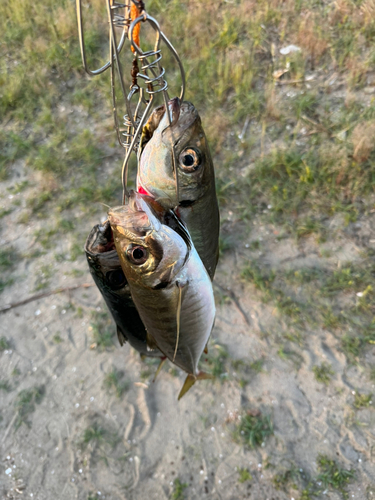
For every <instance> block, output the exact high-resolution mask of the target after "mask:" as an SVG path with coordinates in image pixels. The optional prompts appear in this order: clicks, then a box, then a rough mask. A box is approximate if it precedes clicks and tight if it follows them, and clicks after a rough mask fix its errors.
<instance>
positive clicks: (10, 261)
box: [0, 247, 19, 270]
mask: <svg viewBox="0 0 375 500" xmlns="http://www.w3.org/2000/svg"><path fill="white" fill-rule="evenodd" d="M18 257H19V256H18V253H17V251H16V250H15V248H13V247H9V248H4V249H0V269H1V270H7V269H11V268H12V267H13V266H14V265H15V263H16V261H17V258H18Z"/></svg>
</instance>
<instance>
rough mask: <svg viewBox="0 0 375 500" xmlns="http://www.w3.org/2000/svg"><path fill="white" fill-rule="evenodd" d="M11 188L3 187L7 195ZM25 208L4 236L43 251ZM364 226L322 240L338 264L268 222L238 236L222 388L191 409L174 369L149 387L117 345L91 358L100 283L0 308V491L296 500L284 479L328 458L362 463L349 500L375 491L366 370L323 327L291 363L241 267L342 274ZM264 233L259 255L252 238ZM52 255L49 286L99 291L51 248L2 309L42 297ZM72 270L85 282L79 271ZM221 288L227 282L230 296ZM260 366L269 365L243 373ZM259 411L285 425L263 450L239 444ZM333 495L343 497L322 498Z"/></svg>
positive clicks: (29, 265)
mask: <svg viewBox="0 0 375 500" xmlns="http://www.w3.org/2000/svg"><path fill="white" fill-rule="evenodd" d="M21 178H22V176H21ZM13 180H14V179H13ZM11 183H12V179H10V180H9V181H7V183H4V186H3V195H4V196H7V194H6V193H7V192H6V187H7V185H10V184H11ZM4 193H5V194H4ZM19 210H21V208H20V209H16V210H14V211H13V212H12V213H11V214H9V215H7V216H6V217H4V218H3V219H2V221H3V222H2V232H1V243H2V247H3V248H4V246H9V245H10V244H11V245H13V247H14V248H16V249H17V250H18V251H20V252H26V251H30V250H32V249H33V245H34V244H35V237H34V236H33V235H34V233H35V230H36V229H38V228H39V227H42V226H43V224H44V222H43V221H40V220H37V219H35V220H34V221H32V222H31V223H30V224H29V225H28V226H19V227H20V228H21V229H20V230H19V231H17V232H16V233H15V232H14V230H13V228H14V223H15V221H16V219H17V217H18V215H19ZM103 215H104V213H103ZM222 215H223V220H224V221H225V227H226V230H228V229H229V230H230V228H232V230H233V231H234V228H235V227H236V225H235V222H233V221H232V220H231V216H230V214H229V215H228V214H222ZM371 217H372V218H371ZM96 222H97V218H95V217H93V218H92V220H85V221H83V222H82V235H83V236H82V242H83V240H84V238H85V236H86V234H87V233H88V232H89V230H90V228H91V226H92V225H93V224H94V223H96ZM331 223H332V227H333V228H334V229H335V228H336V229H337V227H340V220H339V219H338V220H332V221H331ZM335 224H336V226H335ZM361 227H362V229H361V230H358V231H357V233H355V234H354V233H353V234H354V235H350V234H349V232H348V231H347V232H346V233H345V234H344V233H343V232H340V235H341V236H340V239H337V238H336V239H335V235H337V234H338V233H337V231H336V232H335V231H332V234H333V236H332V237H331V240H330V241H329V242H327V243H326V247H327V248H330V249H332V250H333V253H332V255H333V256H332V257H327V258H323V257H320V256H319V252H318V248H317V244H316V243H315V241H314V240H313V239H312V238H311V239H305V240H302V241H301V242H300V243H299V244H297V243H296V241H295V240H294V239H283V240H281V241H277V240H276V239H275V235H274V231H275V228H273V227H271V226H265V225H262V224H261V222H260V221H257V220H254V223H253V226H252V228H251V230H243V231H244V238H243V243H241V245H238V246H236V247H235V248H233V249H231V250H230V251H228V252H226V254H225V255H224V257H223V258H222V259H221V261H220V263H219V267H218V271H217V275H216V279H215V281H216V283H217V286H215V291H216V294H217V319H216V324H215V328H214V331H213V334H212V341H211V343H210V347H209V349H210V350H211V351H213V352H215V349H216V348H215V345H216V344H217V343H220V344H221V345H223V346H225V347H226V349H227V351H228V353H229V357H228V359H227V360H226V361H225V363H226V364H225V366H226V369H227V375H225V376H223V377H221V379H222V380H221V381H220V380H215V381H202V382H200V383H197V384H196V385H195V386H194V387H193V388H192V390H191V391H190V392H189V393H188V394H187V395H186V396H185V397H184V398H183V399H182V400H181V401H180V402H177V395H178V392H179V390H180V388H181V386H182V384H183V380H184V378H185V374H184V373H182V372H180V371H173V370H172V371H171V370H170V366H168V367H166V368H164V370H163V371H162V372H161V374H160V375H159V377H158V379H157V380H156V382H155V383H153V382H152V378H153V375H152V373H151V374H150V375H149V376H145V375H144V373H143V372H144V371H145V369H150V367H149V365H146V364H145V363H144V362H143V361H141V359H140V357H139V355H138V354H137V353H136V352H135V351H133V350H132V349H131V348H129V346H124V347H122V348H120V346H119V344H118V341H117V338H115V337H114V338H113V343H114V345H113V348H109V349H106V350H104V351H101V352H100V351H99V350H98V349H90V346H91V345H92V342H93V340H92V326H90V324H91V323H92V321H93V320H92V312H93V311H95V310H97V311H105V310H106V308H105V304H104V302H103V300H102V299H101V296H100V294H99V292H98V290H97V289H96V288H94V287H91V288H88V289H78V290H76V291H74V292H71V294H70V295H69V294H67V293H61V294H58V295H52V296H49V297H47V298H44V299H41V300H38V301H35V302H32V303H29V304H27V305H25V306H22V307H19V308H16V309H12V310H11V311H9V312H7V313H5V314H2V315H1V316H0V337H5V338H6V339H7V340H8V341H9V346H8V348H6V349H5V350H3V352H0V380H1V381H5V382H7V384H8V391H6V390H2V391H1V392H0V396H1V399H0V412H1V413H0V415H1V421H0V450H1V455H0V460H1V467H0V497H1V498H2V499H21V498H33V500H51V499H61V500H67V499H79V500H88V499H94V498H100V499H101V498H103V499H104V498H106V499H107V500H109V499H111V500H120V499H121V500H124V499H127V500H128V499H129V500H130V499H145V498H148V499H168V498H172V492H173V491H174V486H173V481H174V480H175V479H176V478H179V480H180V481H181V483H186V484H187V485H188V486H187V488H186V489H185V490H184V492H183V495H184V496H181V497H180V498H187V499H200V498H212V499H228V500H229V499H233V500H234V499H240V498H249V499H253V500H267V499H268V500H287V499H289V500H290V499H291V498H296V499H297V498H299V497H300V494H301V491H297V490H293V487H291V486H290V485H289V487H288V488H289V490H288V492H286V491H284V490H283V489H276V487H275V485H274V482H273V480H272V479H273V478H274V476H275V474H277V473H280V472H282V471H283V470H286V469H290V468H291V467H295V468H297V469H298V470H302V472H301V476H303V477H305V478H310V477H314V476H316V474H317V465H316V458H317V456H318V454H319V453H323V454H326V455H328V456H330V457H331V458H335V459H337V460H338V462H339V463H340V464H341V465H342V466H344V467H345V468H347V469H350V468H353V469H355V471H356V480H355V481H354V482H352V483H351V484H350V485H349V487H348V492H349V498H354V499H357V500H359V499H365V498H373V496H374V497H375V490H373V485H374V484H375V466H374V451H375V448H374V446H375V431H374V423H375V422H374V410H373V409H372V408H371V407H369V408H365V409H361V410H358V411H356V412H355V413H354V412H353V399H354V392H355V391H356V390H357V389H358V388H360V389H361V391H362V392H366V393H369V392H374V393H375V390H374V385H373V383H372V382H370V381H369V377H368V375H366V374H365V372H364V370H363V369H361V367H360V366H355V365H352V366H350V365H348V362H347V360H346V358H345V356H344V354H343V353H342V352H341V351H340V344H339V340H338V339H337V338H336V336H335V335H334V334H333V333H331V332H329V331H327V330H317V331H313V330H307V331H305V332H304V333H305V335H304V341H303V342H302V343H301V345H297V344H295V345H294V347H293V353H292V355H290V356H280V352H279V351H280V343H279V342H278V335H279V333H280V332H281V331H285V324H283V320H282V318H280V316H279V315H277V314H275V311H274V308H273V306H272V305H270V304H264V303H262V301H261V300H260V297H259V294H257V292H256V290H255V289H254V288H253V287H252V286H251V285H249V284H245V283H242V282H241V281H240V279H239V274H240V271H241V269H242V268H243V264H244V262H246V260H248V259H250V258H251V259H254V258H255V257H257V256H258V258H259V259H263V261H264V262H268V263H270V264H271V265H272V266H274V267H275V268H285V269H299V268H302V267H311V266H326V267H327V266H331V267H334V266H336V265H337V261H338V260H340V259H341V260H342V261H347V260H350V261H355V260H356V259H360V251H361V237H364V235H365V237H366V241H367V238H369V237H371V234H372V233H374V234H375V217H374V215H370V216H369V217H368V218H367V219H363V220H362V226H361ZM361 235H362V236H361ZM260 237H261V238H262V249H261V255H258V254H259V252H258V251H254V250H253V251H252V250H250V249H249V248H247V247H246V242H250V241H251V240H254V239H258V238H260ZM68 244H69V239H68V238H65V237H59V239H57V240H56V249H59V250H61V249H62V250H64V248H67V247H68ZM247 246H249V245H247ZM46 262H48V263H51V264H52V265H53V271H54V272H53V277H52V280H51V282H50V286H49V288H48V289H56V288H58V287H60V286H64V287H65V286H71V285H74V284H77V283H78V284H79V283H86V282H90V283H92V281H91V278H90V275H89V272H88V269H87V264H86V261H85V258H84V256H83V254H82V257H80V258H79V259H78V260H77V261H75V262H74V263H69V262H65V263H63V264H60V263H57V262H56V261H55V260H54V258H53V250H51V251H48V252H47V254H46V255H44V256H41V257H39V258H37V259H33V260H30V259H29V260H27V259H20V260H19V262H18V263H17V265H16V267H15V268H14V270H13V274H12V275H13V276H14V277H15V282H14V284H13V285H11V286H9V287H7V288H6V289H5V291H4V292H3V293H2V294H1V295H0V302H1V305H4V304H6V303H10V302H14V301H17V300H20V299H23V298H25V297H28V296H30V295H32V293H35V292H33V290H34V288H35V283H36V282H37V280H38V276H39V275H40V272H41V271H40V266H41V265H43V264H45V263H46ZM72 268H74V269H76V271H82V273H81V275H80V276H79V277H73V276H71V275H70V274H69V273H68V271H69V270H71V269H72ZM76 274H77V273H76ZM39 279H40V277H39ZM226 287H230V289H231V291H230V292H228V293H227V294H226V293H223V290H224V291H225V289H226ZM111 328H112V329H113V332H114V326H111ZM374 356H375V346H370V348H369V349H368V352H367V353H366V360H367V362H368V363H373V362H374ZM260 359H261V360H263V367H262V370H261V371H260V372H257V371H254V370H250V369H248V366H249V365H250V364H251V363H253V362H254V361H257V360H260ZM236 360H243V361H244V364H243V365H242V367H240V368H239V372H238V373H236V370H235V368H233V361H236ZM323 361H327V362H329V363H330V364H332V367H333V369H334V372H335V375H334V377H333V380H332V382H331V383H330V384H329V385H328V386H324V385H323V384H321V383H319V382H317V381H316V380H315V378H314V374H313V372H312V367H313V366H314V365H316V364H319V363H321V362H323ZM235 366H236V365H235ZM113 367H115V368H117V369H118V370H121V371H123V372H124V380H126V381H128V383H129V388H128V390H127V391H126V392H125V393H124V394H123V395H122V396H121V398H118V397H117V396H116V394H115V393H114V391H111V390H109V389H108V388H106V387H105V386H104V385H103V382H104V379H105V375H106V374H107V373H109V372H110V371H111V370H112V369H113ZM154 370H155V366H152V367H151V372H154ZM240 380H242V381H243V380H245V382H246V383H240ZM40 387H42V388H44V389H43V390H44V394H43V395H42V397H41V398H40V401H38V402H36V403H35V405H34V406H35V407H34V411H31V412H30V413H29V415H28V416H27V421H28V422H29V425H26V424H24V423H23V424H22V425H20V426H19V428H17V427H16V423H17V415H18V414H17V411H16V404H17V401H18V399H17V397H18V394H19V393H20V391H22V390H24V389H35V388H40ZM248 410H250V411H257V410H259V411H261V412H262V414H264V415H270V416H271V418H272V420H273V424H274V435H273V436H271V437H269V438H268V439H267V440H266V441H265V442H264V443H263V444H262V445H261V446H260V447H259V448H256V449H250V448H248V447H245V446H244V445H243V444H242V443H239V442H236V441H235V440H234V439H233V436H232V432H233V429H234V428H235V425H236V424H237V423H238V422H239V417H240V416H241V415H244V413H245V412H246V411H248ZM95 426H96V427H97V428H100V429H104V431H103V432H102V434H101V435H102V438H101V439H98V440H97V441H95V439H92V440H91V441H90V442H89V443H87V444H86V445H84V444H83V440H84V435H85V431H87V429H90V428H93V427H94V428H95ZM240 468H246V469H248V470H249V472H250V474H251V476H252V479H251V480H248V481H245V482H244V483H240V482H239V473H238V469H240ZM306 481H307V479H306ZM177 498H178V497H177ZM322 498H330V499H332V500H336V499H339V498H342V497H341V494H339V493H338V492H335V491H331V490H327V491H325V492H324V494H323V495H322Z"/></svg>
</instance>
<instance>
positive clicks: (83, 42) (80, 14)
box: [76, 0, 131, 76]
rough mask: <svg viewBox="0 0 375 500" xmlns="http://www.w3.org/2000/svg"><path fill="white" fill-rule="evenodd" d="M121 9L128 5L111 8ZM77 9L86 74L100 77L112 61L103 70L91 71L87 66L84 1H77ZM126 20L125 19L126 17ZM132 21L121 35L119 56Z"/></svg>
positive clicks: (79, 35)
mask: <svg viewBox="0 0 375 500" xmlns="http://www.w3.org/2000/svg"><path fill="white" fill-rule="evenodd" d="M121 7H126V5H125V4H116V3H113V5H112V7H111V8H112V9H115V8H121ZM76 9H77V21H78V37H79V45H80V47H81V57H82V64H83V67H84V69H85V71H86V73H88V74H89V75H90V76H96V75H100V74H101V73H104V71H106V70H107V69H108V68H109V67H110V66H111V59H110V60H109V61H108V62H106V63H105V64H104V65H103V66H102V67H101V68H98V69H94V70H90V69H89V67H88V65H87V60H86V48H85V35H84V31H83V16H82V0H76ZM124 19H125V16H124ZM130 21H131V19H130V16H129V21H128V23H127V24H126V26H124V31H123V33H122V35H121V40H120V43H119V44H118V47H117V54H119V53H120V52H121V50H122V48H123V46H124V43H125V40H126V35H127V29H126V27H127V26H129V24H130ZM125 23H126V21H125Z"/></svg>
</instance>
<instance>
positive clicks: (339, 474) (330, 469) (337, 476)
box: [317, 455, 355, 498]
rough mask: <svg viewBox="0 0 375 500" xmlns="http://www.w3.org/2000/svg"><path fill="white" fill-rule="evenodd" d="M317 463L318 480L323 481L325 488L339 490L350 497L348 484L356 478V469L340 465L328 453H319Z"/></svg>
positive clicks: (344, 496)
mask: <svg viewBox="0 0 375 500" xmlns="http://www.w3.org/2000/svg"><path fill="white" fill-rule="evenodd" d="M317 464H318V470H319V474H318V477H317V481H321V482H322V484H323V487H324V488H330V489H333V490H337V491H339V492H340V493H341V495H342V497H343V498H349V494H348V492H347V491H346V486H347V485H348V484H349V483H350V482H351V481H352V480H353V479H354V478H355V471H354V470H352V469H350V470H347V469H344V468H342V467H340V465H338V464H337V462H336V461H335V460H332V459H330V458H329V457H327V456H326V455H319V456H318V459H317Z"/></svg>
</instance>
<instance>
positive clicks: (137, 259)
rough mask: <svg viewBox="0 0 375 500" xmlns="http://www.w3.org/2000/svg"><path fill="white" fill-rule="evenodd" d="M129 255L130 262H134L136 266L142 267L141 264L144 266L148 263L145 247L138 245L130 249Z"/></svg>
mask: <svg viewBox="0 0 375 500" xmlns="http://www.w3.org/2000/svg"><path fill="white" fill-rule="evenodd" d="M127 255H128V259H129V260H130V262H132V263H133V264H135V265H136V266H140V265H141V264H144V263H145V262H146V260H147V257H148V252H147V249H146V248H145V247H142V246H140V245H136V246H132V247H130V248H128V251H127Z"/></svg>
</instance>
